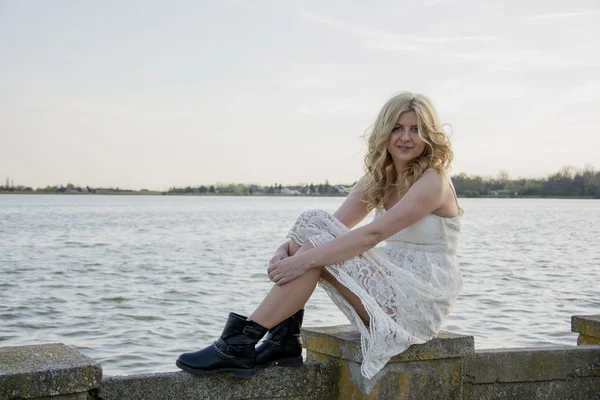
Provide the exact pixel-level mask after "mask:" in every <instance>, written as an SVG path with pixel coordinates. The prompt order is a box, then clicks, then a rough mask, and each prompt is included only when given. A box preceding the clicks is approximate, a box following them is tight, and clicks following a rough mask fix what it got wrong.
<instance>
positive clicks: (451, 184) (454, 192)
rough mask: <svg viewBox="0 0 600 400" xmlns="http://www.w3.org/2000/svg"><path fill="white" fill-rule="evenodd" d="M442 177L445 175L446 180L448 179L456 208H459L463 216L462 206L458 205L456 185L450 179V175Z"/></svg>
mask: <svg viewBox="0 0 600 400" xmlns="http://www.w3.org/2000/svg"><path fill="white" fill-rule="evenodd" d="M442 175H444V179H446V182H447V183H448V186H450V189H451V190H452V193H453V194H454V201H455V202H456V207H458V211H459V212H460V213H461V214H462V213H463V209H462V208H460V205H459V204H458V195H457V194H456V190H455V189H454V184H453V183H452V179H450V177H449V176H448V175H446V173H445V172H444V173H443V174H442Z"/></svg>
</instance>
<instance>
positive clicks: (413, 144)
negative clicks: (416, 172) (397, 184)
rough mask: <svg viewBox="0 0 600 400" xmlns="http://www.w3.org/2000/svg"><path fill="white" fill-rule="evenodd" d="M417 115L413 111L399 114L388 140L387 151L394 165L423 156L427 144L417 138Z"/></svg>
mask: <svg viewBox="0 0 600 400" xmlns="http://www.w3.org/2000/svg"><path fill="white" fill-rule="evenodd" d="M418 129H419V128H418V126H417V113H416V112H414V110H411V111H405V112H403V113H402V114H400V117H399V118H398V122H396V126H395V127H394V129H393V130H392V133H391V134H390V138H389V140H388V148H387V149H388V151H389V153H390V155H391V156H392V158H393V160H394V164H396V165H398V163H400V164H401V165H404V164H407V163H408V162H409V161H411V160H414V159H415V158H417V157H419V156H420V155H421V154H423V151H424V150H425V146H427V143H425V141H423V140H422V139H421V138H420V137H419V130H418Z"/></svg>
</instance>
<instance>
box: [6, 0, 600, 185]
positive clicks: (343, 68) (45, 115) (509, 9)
mask: <svg viewBox="0 0 600 400" xmlns="http://www.w3.org/2000/svg"><path fill="white" fill-rule="evenodd" d="M599 21H600V3H599V2H598V0H590V1H577V0H575V1H570V2H566V1H563V0H560V1H557V0H538V1H523V0H518V1H514V0H510V1H501V2H500V1H481V0H467V1H450V0H448V1H445V0H443V1H436V0H425V1H410V2H409V1H398V0H395V1H368V2H367V1H322V0H319V1H284V0H272V1H268V0H265V1H242V0H221V1H216V0H215V1H148V0H145V1H123V0H119V1H116V0H115V1H101V2H87V1H62V0H54V1H17V0H12V1H8V0H0V148H1V150H0V178H1V179H2V180H3V179H4V178H5V177H6V176H10V177H11V178H12V179H13V180H14V182H15V184H23V185H28V186H33V187H39V186H46V185H48V184H50V185H56V184H66V183H67V182H72V183H74V184H76V185H90V186H120V187H127V188H134V189H140V188H149V189H166V188H168V187H170V186H183V185H186V186H187V185H200V184H211V183H216V182H244V183H258V184H269V185H270V184H273V183H283V184H295V183H310V182H314V183H317V182H324V181H325V179H328V180H329V181H330V182H332V183H338V182H343V183H351V182H353V181H355V180H356V179H358V177H360V175H361V173H362V167H363V153H364V151H365V146H364V144H363V142H362V139H361V135H362V134H363V133H364V131H365V129H366V128H368V126H369V125H370V124H371V123H372V122H373V120H374V118H375V116H376V114H377V112H378V111H379V109H380V108H381V106H382V105H383V103H385V101H386V100H387V99H388V98H389V97H390V96H391V95H393V94H394V93H397V92H399V91H402V90H410V91H413V92H418V93H423V94H426V95H428V96H429V97H430V98H431V99H432V100H433V102H434V104H435V105H436V107H437V109H438V112H439V114H440V117H441V119H442V121H443V122H446V123H449V124H450V125H452V129H453V133H452V137H451V139H452V142H453V147H454V152H455V162H454V164H453V169H452V173H453V174H457V173H460V172H466V173H468V174H479V175H491V176H496V175H497V173H498V171H499V170H506V171H508V173H509V175H510V176H511V177H518V176H527V177H533V176H546V175H548V174H550V173H554V172H556V171H558V170H559V169H560V168H561V167H562V166H564V165H573V166H576V167H579V168H583V167H584V166H585V165H586V164H591V165H592V166H594V167H596V168H600V129H599V127H598V116H599V110H600V51H598V49H600V23H599Z"/></svg>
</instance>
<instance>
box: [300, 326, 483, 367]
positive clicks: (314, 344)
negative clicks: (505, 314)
mask: <svg viewBox="0 0 600 400" xmlns="http://www.w3.org/2000/svg"><path fill="white" fill-rule="evenodd" d="M302 341H303V342H304V347H305V348H306V349H307V351H308V353H311V352H315V353H321V354H325V355H328V356H331V357H336V358H341V359H344V360H348V361H354V362H357V363H360V362H362V354H361V350H360V334H359V333H358V331H356V329H355V328H354V327H353V326H352V325H337V326H328V327H311V328H303V329H302ZM474 349H475V342H474V339H473V336H467V335H461V334H458V333H453V332H447V331H440V332H439V334H438V337H437V338H434V339H432V340H430V341H428V342H427V343H424V344H416V345H412V346H410V347H409V348H408V349H406V351H404V352H402V353H400V354H398V355H397V356H395V357H392V359H391V360H390V361H389V362H390V363H396V362H405V361H416V360H435V359H440V358H452V357H461V356H463V355H466V354H472V353H473V352H474V351H475V350H474ZM312 357H318V356H312Z"/></svg>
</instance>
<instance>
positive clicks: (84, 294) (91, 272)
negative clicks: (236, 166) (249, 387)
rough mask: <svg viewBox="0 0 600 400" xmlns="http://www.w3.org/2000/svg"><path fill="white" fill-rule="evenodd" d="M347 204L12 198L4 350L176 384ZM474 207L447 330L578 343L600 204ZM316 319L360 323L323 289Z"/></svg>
mask: <svg viewBox="0 0 600 400" xmlns="http://www.w3.org/2000/svg"><path fill="white" fill-rule="evenodd" d="M342 201H343V199H342V198H316V197H296V198H280V197H167V196H157V197H154V196H64V195H63V196H53V195H47V196H38V195H27V196H24V195H23V196H19V195H3V196H0V346H15V345H24V344H38V343H49V342H63V343H65V344H68V345H70V346H73V347H75V348H77V349H79V350H80V351H82V352H83V353H85V354H87V355H89V356H90V357H93V358H94V359H96V360H98V361H99V362H101V363H102V366H103V368H104V371H105V374H107V375H116V374H133V373H144V372H163V371H173V370H176V369H177V368H176V367H175V366H174V361H175V359H176V358H177V356H178V355H179V354H180V353H182V352H185V351H192V350H197V349H199V348H201V347H204V346H205V345H208V344H209V343H210V342H212V341H213V340H214V339H216V337H217V336H218V335H219V334H220V332H221V329H222V327H223V323H224V321H225V319H226V316H227V313H228V312H229V311H235V312H238V313H241V314H245V315H248V314H249V313H251V312H252V311H253V310H254V308H255V306H256V305H257V304H258V303H259V302H260V301H261V300H262V298H263V296H264V295H265V294H266V293H267V292H268V290H269V288H270V287H271V285H272V284H271V282H270V281H269V280H268V278H267V275H266V268H267V262H268V260H269V259H270V258H271V256H272V254H273V252H274V250H275V249H276V247H277V246H278V245H279V244H280V243H281V242H282V241H283V239H284V236H285V234H286V233H287V231H288V229H289V228H290V227H291V225H292V224H293V222H294V221H295V219H296V217H297V216H298V215H299V214H300V213H301V212H302V211H305V210H308V209H313V208H321V209H324V210H326V211H329V212H333V211H335V210H336V209H337V207H338V206H339V205H340V204H341V202H342ZM461 206H462V207H463V208H464V209H465V215H464V217H463V219H462V223H463V236H462V240H461V244H460V248H459V257H460V260H461V264H462V271H463V276H464V288H463V292H462V293H461V295H460V296H459V298H458V300H457V302H456V304H455V307H454V311H453V313H452V314H451V315H450V316H449V317H448V318H447V320H446V321H445V322H444V325H443V326H442V329H446V330H451V331H455V332H460V333H464V334H470V335H473V336H475V345H476V348H493V347H524V346H542V345H556V344H570V345H574V344H575V343H576V334H574V333H571V332H570V317H571V315H575V314H597V313H598V312H599V310H600V268H599V266H600V246H598V240H599V238H600V225H599V224H598V222H599V221H600V201H593V200H537V199H536V200H515V199H461ZM370 218H371V217H368V219H367V220H366V221H365V222H368V221H369V220H370ZM305 320H306V322H305V325H306V326H318V325H335V324H345V323H347V320H346V319H345V317H344V316H343V314H342V313H341V312H340V311H339V310H338V309H337V308H336V307H335V306H334V305H333V304H332V303H331V302H330V300H329V298H328V297H327V295H326V294H325V293H324V292H323V291H322V290H321V289H319V288H318V289H317V290H316V292H315V294H314V295H313V297H312V298H311V300H310V301H309V303H308V305H307V307H306V316H305Z"/></svg>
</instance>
